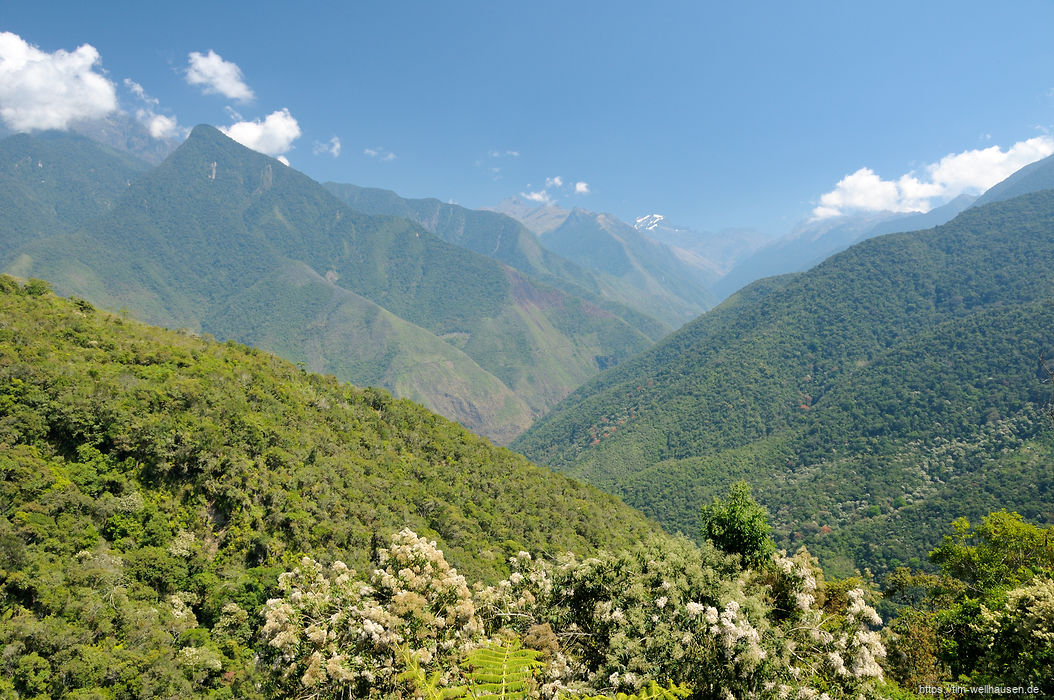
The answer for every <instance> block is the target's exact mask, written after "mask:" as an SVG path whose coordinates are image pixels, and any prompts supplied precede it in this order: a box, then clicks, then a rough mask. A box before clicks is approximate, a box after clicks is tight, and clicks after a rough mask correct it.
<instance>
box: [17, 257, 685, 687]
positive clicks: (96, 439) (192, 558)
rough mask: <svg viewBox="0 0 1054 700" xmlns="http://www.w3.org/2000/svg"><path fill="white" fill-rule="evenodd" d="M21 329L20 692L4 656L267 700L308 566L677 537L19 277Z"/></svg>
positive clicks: (319, 380) (342, 400) (38, 669)
mask: <svg viewBox="0 0 1054 700" xmlns="http://www.w3.org/2000/svg"><path fill="white" fill-rule="evenodd" d="M0 319H3V323H2V324H0V619H3V620H4V623H3V625H0V639H2V641H3V643H4V644H5V648H8V649H9V650H10V651H11V654H9V655H8V656H12V655H14V656H15V657H16V658H17V657H18V656H24V660H22V661H21V662H20V663H19V664H18V666H17V667H16V668H15V669H13V670H14V673H13V674H10V675H9V671H10V670H12V669H11V666H8V665H7V664H6V660H5V673H4V674H2V675H4V676H5V679H4V684H5V685H6V686H7V688H9V689H10V688H11V686H10V685H9V683H11V682H15V683H17V684H18V686H19V687H20V688H22V689H23V690H25V689H27V688H29V689H32V688H34V687H44V685H47V684H48V683H50V684H51V687H53V688H55V694H56V695H66V694H67V693H69V692H70V690H71V689H73V688H78V687H96V686H98V687H100V688H106V689H107V692H109V691H110V690H111V689H114V688H121V689H122V690H121V691H120V695H119V697H173V696H174V695H173V694H172V692H173V691H170V690H164V689H168V688H179V687H185V688H189V689H191V690H193V691H194V693H195V695H186V694H184V695H182V696H181V697H197V696H198V695H197V694H196V693H197V692H198V691H199V688H200V685H201V684H202V683H203V679H205V678H206V677H208V678H209V679H211V682H214V683H215V685H216V686H217V687H222V685H223V684H224V683H225V684H226V685H227V686H228V687H226V688H223V690H224V691H226V692H225V694H224V693H220V695H221V696H225V697H263V693H262V692H261V689H260V687H259V686H256V687H253V686H252V685H247V686H244V687H242V688H240V689H239V688H238V687H235V688H233V689H232V688H230V687H229V684H230V683H231V679H232V678H233V677H234V676H236V675H241V676H242V677H244V676H245V674H246V672H249V675H250V678H251V677H252V674H251V672H252V670H253V668H254V666H255V662H254V652H253V650H254V649H255V648H257V644H256V639H257V638H258V637H257V634H258V632H259V629H260V627H261V626H262V609H263V607H264V604H265V602H266V601H267V600H268V599H269V598H273V597H277V595H278V577H279V574H281V573H282V572H283V571H286V570H288V569H291V568H292V567H294V566H296V565H297V564H298V563H299V562H300V561H301V558H302V557H304V556H310V557H312V558H314V559H316V560H318V561H320V562H323V563H324V564H327V565H328V564H329V563H331V562H333V561H334V560H337V559H339V560H341V561H344V562H347V563H348V564H349V565H351V566H354V567H356V568H358V569H359V570H360V571H363V570H365V571H370V570H372V569H374V568H376V567H375V564H374V562H373V561H372V560H371V554H372V551H373V550H374V548H375V547H376V546H377V545H378V544H380V543H384V542H387V541H388V536H389V535H390V534H392V533H394V532H398V531H400V530H402V529H403V528H405V527H411V528H413V529H414V530H416V531H417V532H418V533H419V534H421V535H422V536H424V537H428V538H429V539H435V540H437V542H438V544H439V546H440V547H441V548H442V549H443V551H444V552H445V554H446V557H447V559H448V560H450V561H451V562H452V563H454V564H455V565H456V566H457V567H458V569H459V571H461V572H462V573H464V574H466V575H468V576H469V577H470V579H471V578H481V579H483V580H485V581H489V582H494V581H496V580H497V579H499V578H501V577H502V576H504V575H507V574H508V571H509V565H508V559H509V557H515V555H516V554H517V552H519V551H521V550H530V551H532V552H536V553H545V554H546V555H550V556H555V555H557V554H559V553H561V552H563V551H564V550H570V551H575V552H578V553H579V554H580V555H590V554H592V553H594V552H596V550H597V549H598V548H599V547H601V546H603V547H606V548H613V549H619V548H623V547H626V546H628V545H630V544H631V543H635V542H637V541H639V540H640V539H643V538H649V537H652V536H660V537H661V535H659V533H657V532H656V531H657V528H656V527H655V526H653V524H651V523H649V522H647V521H646V520H645V519H644V518H643V517H642V516H641V515H640V514H639V513H637V512H636V511H633V510H632V509H630V508H628V507H627V506H625V505H624V504H622V503H621V502H619V501H617V500H616V499H614V498H612V497H610V496H607V495H604V494H601V493H600V492H598V491H597V490H595V489H593V488H591V487H588V486H584V485H582V484H580V483H577V482H574V481H572V480H570V479H568V478H566V477H563V476H560V475H555V474H553V473H551V472H549V471H547V470H545V469H542V468H539V467H536V466H534V465H531V464H529V463H528V462H527V461H526V460H525V459H523V458H522V457H520V456H518V455H515V454H513V453H511V452H509V451H508V450H504V449H499V448H495V447H493V446H492V445H490V444H489V443H488V442H487V441H486V440H484V439H481V438H478V437H476V436H474V435H472V434H470V433H468V432H467V431H466V430H464V429H463V428H461V427H459V426H458V425H456V424H454V423H451V422H449V421H447V420H445V419H443V418H440V417H438V416H436V415H434V414H432V413H430V412H428V411H427V410H425V409H424V408H422V407H420V406H418V405H415V404H413V403H411V402H409V401H405V400H395V399H392V398H391V396H389V395H388V394H387V393H386V392H384V391H382V390H377V389H364V390H363V389H356V388H353V387H350V386H348V385H342V384H339V383H338V382H336V381H335V380H334V379H333V378H331V377H330V378H327V377H322V376H319V375H314V374H308V373H305V372H304V371H303V370H301V369H298V368H297V367H295V366H293V365H292V364H290V363H288V362H285V361H283V360H279V359H278V358H276V357H274V356H271V355H268V354H266V353H263V352H260V351H258V350H255V349H250V348H246V347H244V346H240V345H237V344H235V343H226V344H219V343H215V342H211V341H206V340H203V339H201V338H196V337H193V336H191V335H188V334H185V333H182V334H179V333H175V332H171V331H165V330H162V329H158V328H153V327H149V326H145V325H142V324H139V323H137V322H133V321H128V320H125V319H122V318H121V317H118V316H114V315H110V314H106V313H101V312H97V311H95V310H93V309H92V308H91V306H90V305H88V304H87V303H86V302H83V301H67V300H63V299H59V298H57V297H55V296H53V295H51V294H48V293H46V292H45V286H44V285H43V284H41V283H39V282H37V283H33V282H31V283H28V284H26V285H25V286H24V287H21V288H20V287H19V285H18V284H16V283H15V282H14V281H13V280H11V278H9V277H6V276H4V277H0ZM664 539H665V538H664ZM210 633H211V634H212V635H213V636H211V638H210ZM27 644H28V646H30V647H31V650H32V653H30V650H29V649H26V646H27ZM217 645H219V646H217ZM188 649H189V651H188ZM16 650H17V651H16ZM37 652H39V653H37ZM203 659H204V660H205V661H204V662H203V661H202V660H203ZM218 659H224V662H223V664H222V668H221V665H220V662H219V661H218ZM11 665H12V666H13V665H14V664H11ZM184 673H185V674H186V677H185V678H184ZM223 673H226V674H227V677H225V678H224V679H223V680H222V681H221V679H220V676H221V674H223ZM34 677H39V678H43V679H44V683H43V684H41V683H39V682H36V683H35V682H34ZM27 692H28V691H27ZM202 696H203V695H202ZM268 696H270V693H268Z"/></svg>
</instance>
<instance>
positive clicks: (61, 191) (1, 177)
mask: <svg viewBox="0 0 1054 700" xmlns="http://www.w3.org/2000/svg"><path fill="white" fill-rule="evenodd" d="M148 168H149V166H148V165H147V164H146V163H143V162H141V161H138V160H136V159H134V158H131V157H129V156H127V155H125V154H123V153H118V152H117V151H114V150H112V149H110V148H107V147H105V146H102V145H100V144H97V143H95V142H93V141H90V140H88V139H86V138H84V137H82V136H76V135H73V134H68V133H64V132H57V131H45V132H43V133H40V134H37V135H35V136H30V135H28V134H15V135H14V136H10V137H8V138H5V139H3V140H2V141H0V212H2V214H0V217H2V226H0V255H3V253H6V252H7V251H9V250H11V249H12V248H13V247H14V246H16V245H20V244H22V243H24V242H26V241H28V240H31V239H34V238H41V237H45V236H51V235H56V234H61V233H68V232H70V231H73V230H74V229H76V228H77V227H78V226H80V225H82V224H84V223H85V222H86V221H87V220H89V219H90V218H92V217H94V216H98V215H100V214H102V213H104V212H106V211H109V210H110V209H111V208H112V207H113V206H114V204H115V203H116V201H117V199H118V198H119V197H120V196H121V195H122V194H124V192H125V190H127V189H128V187H129V185H130V184H131V182H132V181H133V180H135V179H136V178H138V177H139V176H140V175H141V174H142V173H143V172H144V171H146V170H147V169H148Z"/></svg>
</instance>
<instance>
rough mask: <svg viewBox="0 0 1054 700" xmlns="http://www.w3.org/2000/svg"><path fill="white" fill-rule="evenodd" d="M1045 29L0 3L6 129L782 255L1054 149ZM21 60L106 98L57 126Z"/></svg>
mask: <svg viewBox="0 0 1054 700" xmlns="http://www.w3.org/2000/svg"><path fill="white" fill-rule="evenodd" d="M1051 27H1054V3H1051V2H1046V1H1043V2H1016V3H1007V4H1003V5H998V6H997V5H995V4H993V3H984V4H982V3H973V2H927V3H918V2H911V3H900V2H882V3H873V4H870V5H865V4H863V3H846V2H800V3H788V2H778V3H777V2H773V3H734V4H728V5H718V4H714V3H701V2H684V3H679V2H666V3H662V2H660V3H625V2H544V1H541V2H532V3H512V2H498V1H491V2H456V3H455V2H450V3H438V2H385V3H380V2H377V3H347V2H344V3H311V2H305V3H297V4H293V3H269V2H253V3H229V2H209V3H203V2H180V3H165V4H163V5H162V4H157V3H149V2H141V1H140V2H135V3H130V2H129V3H125V2H107V3H72V2H70V3H62V4H59V5H58V6H57V7H56V6H55V5H52V6H46V5H44V4H42V3H39V2H37V3H30V2H22V0H5V2H4V4H3V5H2V6H0V32H6V33H8V34H6V35H5V36H6V41H5V42H0V49H2V51H7V52H8V53H9V54H10V55H8V56H5V55H3V54H2V53H0V118H4V119H5V121H7V123H8V125H9V126H12V125H13V126H15V127H16V128H19V125H20V124H21V125H22V126H21V128H26V127H25V124H26V123H27V120H29V123H33V120H37V121H36V123H40V122H39V120H40V119H43V118H44V117H40V116H39V115H40V114H50V113H49V112H47V111H46V110H47V109H58V110H59V111H58V112H56V113H55V118H56V119H57V120H58V122H61V121H62V118H63V115H65V116H69V115H68V114H66V113H65V112H63V111H62V110H67V111H69V110H73V109H77V108H81V107H82V106H83V108H84V109H87V110H90V109H93V108H97V109H103V110H105V109H110V108H113V109H120V110H123V111H125V112H128V113H130V114H139V115H140V116H141V117H142V118H143V119H144V120H155V121H154V123H155V128H158V129H164V128H167V129H168V131H169V133H173V134H176V133H182V132H181V130H182V129H185V128H186V127H190V126H193V125H194V124H197V123H203V122H204V123H210V124H215V125H217V126H221V127H226V128H228V129H230V130H231V133H232V134H239V135H240V138H241V139H242V140H244V141H245V142H247V143H250V144H252V145H254V146H256V147H257V148H258V149H260V150H266V151H269V152H271V153H272V154H274V155H278V154H283V155H284V157H285V158H287V159H288V160H289V162H290V163H291V164H292V166H293V167H296V168H298V169H300V170H303V171H304V172H306V173H307V174H309V175H311V176H312V177H314V178H316V179H318V180H323V181H324V180H336V181H340V182H352V183H355V184H359V185H366V186H376V187H385V188H390V189H394V190H396V191H397V192H399V193H400V194H402V195H404V196H409V197H425V196H434V197H438V198H440V199H443V200H450V201H455V202H457V203H459V204H462V205H464V206H469V207H481V206H487V205H492V204H495V203H497V202H498V201H499V200H501V199H502V198H503V197H507V196H513V195H521V194H524V195H533V196H534V197H536V198H537V199H543V198H548V199H549V200H551V201H556V202H557V203H558V204H559V205H561V206H565V207H570V206H583V207H585V208H588V209H592V210H597V211H607V212H611V213H613V214H615V215H617V216H619V217H620V218H623V219H627V220H632V219H633V218H634V217H636V216H640V215H642V214H647V213H650V212H658V213H662V214H664V215H666V216H667V218H668V219H669V220H671V221H673V222H675V223H681V224H684V225H688V226H692V227H694V228H698V229H706V230H716V229H720V228H724V227H730V226H746V227H755V228H759V229H761V230H763V231H765V232H767V233H770V234H773V235H776V234H782V233H785V232H787V231H789V230H790V229H791V228H792V227H793V225H794V224H795V223H797V222H799V221H801V220H803V219H805V218H808V217H811V216H827V215H833V214H836V213H846V212H851V211H857V210H866V209H875V208H893V209H901V210H905V211H907V210H913V209H925V208H927V207H930V206H934V205H936V204H939V203H940V202H942V201H944V200H945V199H947V198H949V197H950V196H954V194H957V193H958V192H959V191H971V190H977V189H980V188H981V187H983V186H987V185H988V184H991V183H990V181H991V179H992V178H994V177H997V176H1001V175H1002V174H1003V173H1004V171H1012V169H1014V168H1016V167H1020V165H1023V164H1025V163H1026V162H1028V161H1029V160H1030V159H1035V158H1038V157H1042V156H1043V155H1047V154H1049V153H1051V152H1054V138H1052V137H1051V130H1052V129H1054V41H1051V39H1050V31H1051ZM18 41H22V42H25V43H26V44H27V45H28V47H29V49H28V51H29V54H26V51H27V49H25V47H22V46H21V45H19V44H18V43H17V42H18ZM85 44H87V45H90V47H92V48H93V49H94V50H95V52H96V53H97V60H93V58H94V55H92V54H91V53H90V51H88V52H87V53H85V52H81V53H72V52H76V50H77V49H78V47H81V46H83V45H85ZM4 47H6V48H4ZM58 51H65V52H68V54H66V55H61V54H56V52H58ZM86 51H87V50H86ZM19 52H22V53H21V54H19ZM34 52H35V53H34ZM71 54H72V55H71ZM18 55H23V57H24V56H25V55H28V56H29V57H30V58H31V59H39V61H43V62H44V63H47V62H49V61H58V63H57V64H62V66H64V68H63V67H60V68H57V69H56V70H58V71H59V72H58V73H57V75H61V76H65V78H69V79H70V80H73V79H75V78H77V79H81V78H84V74H85V73H90V74H92V75H93V76H97V80H101V81H102V82H103V83H106V84H109V85H110V86H111V87H110V90H111V91H112V95H113V102H112V103H110V102H108V101H107V100H108V98H107V97H106V95H105V94H103V93H105V92H106V89H107V88H106V87H105V85H102V84H95V85H94V86H93V85H92V84H91V79H89V80H88V81H87V82H84V81H82V82H81V83H80V84H79V85H80V88H83V89H84V90H85V91H87V92H86V95H85V96H83V99H82V100H81V101H77V100H73V99H68V98H67V100H66V103H65V104H62V105H58V106H57V107H56V105H55V103H49V102H48V100H49V99H53V98H55V99H57V96H56V95H55V94H49V93H48V92H47V88H46V86H45V88H40V86H39V85H38V86H34V84H33V83H32V76H30V78H27V77H26V76H25V75H21V74H18V72H17V71H15V70H14V69H13V68H12V66H13V65H14V63H13V61H14V59H15V58H17V56H18ZM192 56H196V57H197V58H195V59H192ZM58 59H61V60H58ZM5 62H6V63H7V68H6V69H5V68H3V67H2V66H3V64H4V63H5ZM57 64H56V65H57ZM5 71H6V72H5ZM12 71H14V72H12ZM77 71H80V75H79V76H77V75H74V74H75V73H76V72H77ZM44 75H46V74H44ZM194 76H197V82H194V81H193V80H192V78H193V77H194ZM37 78H39V76H37ZM65 78H63V79H65ZM56 80H57V79H56ZM5 81H6V85H5ZM52 82H53V83H54V82H55V81H52ZM135 86H139V87H140V88H141V91H142V95H137V94H136V92H137V90H138V88H136V87H135ZM41 90H43V92H41ZM93 90H95V92H92V91H93ZM34 100H36V101H37V102H38V103H39V104H36V103H34V104H30V103H33V101H34ZM93 100H94V101H95V102H93ZM81 102H83V103H84V104H83V105H82V104H81ZM34 105H35V106H36V107H37V108H40V109H43V110H45V111H43V112H40V111H36V112H34V111H27V110H29V108H30V107H33V106H34ZM157 117H163V118H164V119H167V120H169V121H164V120H161V121H156V119H157ZM268 117H270V120H269V121H268ZM239 122H240V123H241V126H240V127H236V126H235V125H236V124H238V123H239ZM296 134H298V135H297V136H296V138H292V137H293V136H294V135H296ZM334 139H337V141H339V144H340V148H339V153H337V154H336V155H335V151H336V149H335V148H334V144H336V143H337V141H334ZM949 156H951V157H950V158H949ZM942 159H943V160H942ZM580 183H581V184H580ZM576 189H577V190H578V192H577V193H576ZM542 193H544V194H542Z"/></svg>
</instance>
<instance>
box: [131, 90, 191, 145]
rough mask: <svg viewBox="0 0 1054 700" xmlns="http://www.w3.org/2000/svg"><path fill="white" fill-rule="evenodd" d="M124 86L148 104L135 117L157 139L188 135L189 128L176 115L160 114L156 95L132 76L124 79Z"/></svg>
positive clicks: (138, 110) (137, 111)
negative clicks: (183, 125) (150, 93)
mask: <svg viewBox="0 0 1054 700" xmlns="http://www.w3.org/2000/svg"><path fill="white" fill-rule="evenodd" d="M124 86H125V87H126V88H128V90H129V92H131V93H132V94H133V95H135V96H136V97H137V98H138V99H139V101H140V102H142V103H143V104H145V105H146V107H142V108H140V109H137V110H136V111H135V118H136V119H138V120H139V122H140V123H141V124H142V125H143V126H145V127H146V130H147V131H149V132H150V135H151V136H153V137H154V138H155V139H174V138H179V137H183V136H186V134H187V132H188V129H186V128H184V127H181V126H180V125H179V121H178V120H177V119H176V118H175V117H170V116H167V115H165V114H159V113H158V112H157V111H155V108H156V107H157V106H158V105H159V104H160V102H159V101H158V99H157V98H156V97H151V96H150V95H149V94H147V92H146V90H145V89H144V88H143V86H142V85H140V84H139V83H137V82H135V81H134V80H132V79H131V78H125V79H124Z"/></svg>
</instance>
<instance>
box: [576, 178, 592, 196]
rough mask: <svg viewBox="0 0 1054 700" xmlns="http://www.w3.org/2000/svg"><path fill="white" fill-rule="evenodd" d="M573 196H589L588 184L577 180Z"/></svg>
mask: <svg viewBox="0 0 1054 700" xmlns="http://www.w3.org/2000/svg"><path fill="white" fill-rule="evenodd" d="M575 194H589V183H588V182H582V181H581V180H579V181H578V182H576V183H575Z"/></svg>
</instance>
